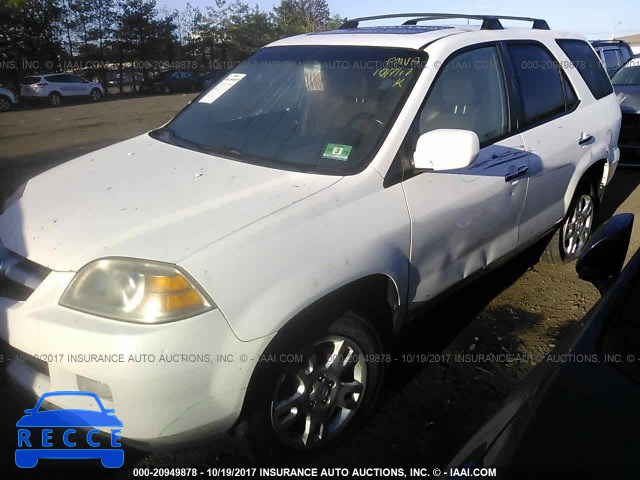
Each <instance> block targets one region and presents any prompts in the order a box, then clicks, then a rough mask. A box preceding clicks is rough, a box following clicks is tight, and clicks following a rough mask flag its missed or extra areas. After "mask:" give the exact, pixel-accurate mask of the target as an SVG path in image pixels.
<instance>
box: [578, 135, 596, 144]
mask: <svg viewBox="0 0 640 480" xmlns="http://www.w3.org/2000/svg"><path fill="white" fill-rule="evenodd" d="M592 140H593V135H591V134H585V133H583V134H582V135H581V136H580V140H578V145H586V144H587V143H591V141H592Z"/></svg>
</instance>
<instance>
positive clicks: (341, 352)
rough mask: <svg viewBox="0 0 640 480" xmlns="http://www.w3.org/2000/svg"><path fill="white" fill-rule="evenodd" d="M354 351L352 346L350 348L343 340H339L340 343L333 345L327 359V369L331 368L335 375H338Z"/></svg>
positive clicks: (349, 360)
mask: <svg viewBox="0 0 640 480" xmlns="http://www.w3.org/2000/svg"><path fill="white" fill-rule="evenodd" d="M336 350H337V352H336ZM354 353H355V352H354V350H353V348H351V347H350V346H349V344H348V343H347V342H346V341H345V340H343V341H342V342H340V344H336V345H334V351H333V353H332V354H331V355H330V356H329V359H328V361H327V369H329V370H331V371H332V372H333V373H334V374H335V375H338V376H340V375H341V374H342V372H344V369H345V368H346V366H347V365H348V364H349V363H350V362H351V359H352V358H353V354H354Z"/></svg>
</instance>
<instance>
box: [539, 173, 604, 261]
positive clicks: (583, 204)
mask: <svg viewBox="0 0 640 480" xmlns="http://www.w3.org/2000/svg"><path fill="white" fill-rule="evenodd" d="M597 208H598V198H597V197H596V194H595V191H594V188H593V185H592V184H591V182H589V181H588V180H587V179H583V180H581V181H580V183H579V184H578V188H576V193H575V194H574V196H573V199H572V200H571V204H570V205H569V211H568V212H567V215H566V216H565V217H564V220H562V223H561V224H560V226H559V227H558V229H557V230H556V232H555V234H554V235H553V238H551V241H550V242H549V244H548V245H547V248H546V249H545V251H544V253H543V255H542V259H543V260H545V261H546V262H547V263H555V264H561V263H569V262H573V261H574V260H576V259H577V258H578V256H579V255H580V252H582V249H583V248H584V246H585V244H586V243H587V241H588V240H589V238H590V237H591V234H592V233H593V231H594V226H595V219H596V213H597Z"/></svg>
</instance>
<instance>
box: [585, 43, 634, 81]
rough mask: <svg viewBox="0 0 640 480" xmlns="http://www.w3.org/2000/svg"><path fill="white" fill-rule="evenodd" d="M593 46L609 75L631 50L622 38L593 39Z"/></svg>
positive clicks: (626, 58) (622, 62)
mask: <svg viewBox="0 0 640 480" xmlns="http://www.w3.org/2000/svg"><path fill="white" fill-rule="evenodd" d="M591 45H593V48H594V49H595V51H596V52H597V53H598V56H599V57H600V60H601V61H602V63H603V65H604V66H605V68H606V69H607V73H608V74H609V76H610V77H611V76H613V74H614V73H616V71H617V70H618V69H619V68H620V67H621V66H622V65H623V64H624V63H625V62H626V61H627V60H629V59H630V58H631V57H633V50H631V47H630V46H629V44H628V43H627V42H625V41H623V40H593V41H592V42H591Z"/></svg>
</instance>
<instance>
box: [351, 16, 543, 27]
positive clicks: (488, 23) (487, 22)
mask: <svg viewBox="0 0 640 480" xmlns="http://www.w3.org/2000/svg"><path fill="white" fill-rule="evenodd" d="M407 17H414V18H412V19H410V20H407V21H406V22H404V23H403V25H416V24H417V23H418V22H425V21H428V20H443V19H447V18H466V19H469V20H482V27H481V29H482V30H503V29H504V27H503V26H502V24H501V23H500V20H518V21H522V22H533V28H534V29H535V30H550V28H549V24H548V23H547V21H546V20H543V19H541V18H529V17H511V16H507V15H466V14H463V13H394V14H390V15H376V16H373V17H361V18H354V19H352V20H347V21H346V22H344V23H343V24H342V25H341V26H340V29H341V30H345V29H349V28H358V26H359V25H360V22H368V21H372V20H384V19H387V18H407Z"/></svg>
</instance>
